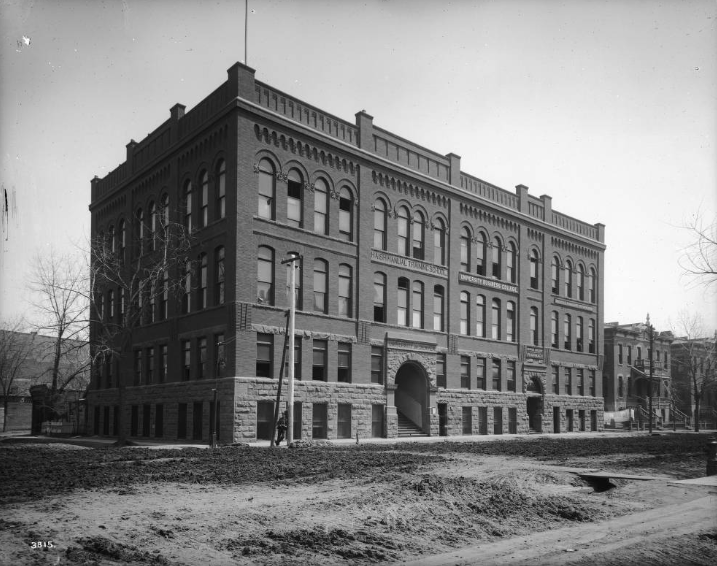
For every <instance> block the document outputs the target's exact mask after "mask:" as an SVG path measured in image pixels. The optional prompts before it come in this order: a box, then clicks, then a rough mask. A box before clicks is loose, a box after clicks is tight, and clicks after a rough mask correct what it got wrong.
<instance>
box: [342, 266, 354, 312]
mask: <svg viewBox="0 0 717 566" xmlns="http://www.w3.org/2000/svg"><path fill="white" fill-rule="evenodd" d="M351 306H352V305H351V267H350V266H348V265H343V264H342V265H340V266H339V316H348V317H350V316H352V314H353V309H352V308H351Z"/></svg>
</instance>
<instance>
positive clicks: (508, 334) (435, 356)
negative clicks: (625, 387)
mask: <svg viewBox="0 0 717 566" xmlns="http://www.w3.org/2000/svg"><path fill="white" fill-rule="evenodd" d="M158 203H163V204H164V205H166V206H168V209H169V211H170V215H171V216H172V218H173V219H175V220H176V221H177V222H183V223H184V224H185V225H186V226H191V227H192V229H193V234H194V239H195V242H196V245H195V251H194V253H195V256H196V258H195V259H196V261H197V265H198V266H199V267H198V269H197V270H196V272H195V276H194V279H193V282H192V289H191V293H188V294H187V295H186V297H184V299H183V300H182V301H178V302H176V304H175V302H173V301H169V302H168V304H163V305H154V304H153V305H151V306H150V308H152V309H155V308H156V309H157V313H156V315H155V314H153V315H152V317H151V319H150V320H151V321H152V322H151V323H148V324H145V325H143V326H142V327H140V328H139V329H137V330H135V331H134V344H133V356H132V359H123V360H121V361H120V362H118V363H119V364H120V365H121V364H129V365H128V366H127V367H129V368H130V370H129V371H130V372H131V373H132V374H133V375H134V378H133V380H132V385H131V386H129V385H128V387H127V388H126V391H125V400H126V401H125V408H124V411H125V414H124V416H125V417H126V418H125V419H124V422H125V423H127V426H128V429H127V432H128V433H129V434H130V435H131V436H135V435H136V436H145V437H161V438H165V439H168V440H174V439H184V438H187V439H194V440H196V441H206V440H207V438H208V436H209V434H210V430H211V427H210V422H212V421H211V420H210V419H212V418H213V416H214V404H213V403H211V400H212V395H213V393H212V392H213V389H214V388H216V389H217V390H218V396H219V403H218V417H219V418H218V420H219V423H220V424H219V437H220V441H221V442H230V441H240V440H253V439H257V438H266V437H267V435H268V431H269V429H270V420H271V415H272V411H273V402H274V399H275V396H276V389H277V382H278V380H277V378H278V375H279V368H280V365H281V359H282V350H283V345H284V335H285V328H286V310H287V308H288V305H289V299H288V293H287V288H288V285H287V281H288V275H287V273H288V272H286V270H287V269H288V268H287V267H286V266H285V265H284V264H282V263H281V262H282V260H284V259H286V258H287V257H289V255H290V254H291V253H292V252H294V253H298V254H300V255H301V256H302V262H301V268H300V270H299V271H298V274H297V275H298V276H297V287H298V289H297V292H296V297H297V307H298V312H297V317H296V329H297V333H296V338H295V344H294V348H295V352H296V362H295V373H296V377H297V381H296V406H295V407H296V408H295V411H294V416H295V423H294V432H295V437H300V438H302V439H311V438H329V439H333V438H344V437H352V438H353V437H355V436H356V435H358V436H359V437H369V436H387V437H395V436H397V435H398V434H399V417H400V421H401V429H400V430H410V429H413V430H414V431H415V432H421V433H424V434H430V435H439V434H440V435H444V434H445V435H461V434H509V433H516V432H517V433H521V432H528V431H529V430H535V431H543V432H549V433H553V432H563V431H568V430H575V431H578V430H591V429H593V430H596V429H598V428H601V427H602V420H603V419H602V411H603V399H602V382H601V380H600V379H599V378H597V379H596V376H600V375H601V374H602V348H603V346H602V337H603V329H602V320H603V270H604V251H605V245H604V226H603V225H601V224H594V225H593V224H587V223H585V222H581V221H579V220H576V219H574V218H571V217H569V216H566V215H564V214H561V213H559V212H557V211H555V210H553V208H552V201H551V198H550V197H549V196H546V195H544V196H541V197H540V198H536V197H533V196H531V195H529V194H528V188H527V187H525V186H523V185H518V186H517V187H516V190H515V192H514V193H513V192H509V191H505V190H503V189H501V188H499V187H496V186H494V185H492V184H490V183H488V182H485V181H483V180H481V179H479V178H477V177H474V176H471V175H469V174H467V173H464V172H462V171H461V169H460V157H459V156H458V155H455V154H453V153H450V154H448V155H442V154H439V153H436V152H434V151H432V150H429V149H426V148H424V147H421V146H419V145H417V144H415V143H413V142H410V141H408V140H406V139H403V138H401V137H399V136H397V135H395V134H393V133H390V132H388V131H386V130H383V129H380V128H379V127H377V126H375V125H374V123H373V118H372V117H371V116H369V115H368V114H367V113H366V112H364V111H361V112H359V113H357V114H356V120H355V123H351V122H348V121H344V120H342V119H340V118H337V117H335V116H332V115H330V114H327V113H326V112H324V111H322V110H320V109H318V108H316V107H313V106H311V105H309V104H306V103H304V102H302V101H299V100H297V99H295V98H293V97H291V96H290V95H287V94H285V93H283V92H280V91H278V90H277V89H275V88H273V87H271V86H269V85H267V84H264V83H261V82H259V81H257V80H255V77H254V70H253V69H250V68H248V67H246V66H244V65H242V64H238V63H237V64H235V65H234V66H232V67H231V68H230V69H229V70H228V80H227V81H226V82H225V83H224V84H222V85H220V86H219V88H218V89H216V90H215V91H214V92H213V93H211V94H210V95H209V96H208V97H207V98H206V99H204V100H203V101H202V102H200V103H199V104H198V105H197V106H196V107H195V108H193V109H192V110H191V111H189V112H185V108H184V106H182V105H179V104H177V105H175V106H174V107H173V108H172V109H171V110H170V118H169V119H168V120H167V121H166V122H165V123H163V124H162V125H161V126H159V128H157V129H156V130H155V131H154V132H153V133H151V134H150V135H149V136H148V137H147V138H145V139H144V140H142V141H141V142H139V143H137V142H135V141H131V142H130V143H129V144H128V145H127V160H126V162H125V163H123V164H121V165H120V166H119V167H118V168H117V169H115V170H114V171H113V172H111V173H109V174H108V175H107V176H106V177H105V178H103V179H98V178H95V179H94V180H93V181H92V203H91V206H90V210H91V213H92V232H93V235H96V234H99V233H100V232H103V231H104V233H111V234H113V235H114V236H113V237H118V238H119V237H121V238H123V241H122V245H123V246H124V245H126V246H127V248H128V249H131V248H132V246H131V241H130V240H132V239H133V238H135V239H136V238H141V237H143V233H146V232H143V230H141V229H139V228H132V225H133V224H134V225H136V224H137V222H138V220H137V219H138V218H143V219H144V221H145V222H147V223H151V215H152V214H154V213H156V210H157V204H158ZM142 210H144V211H145V212H146V214H145V215H142V212H141V211H142ZM124 238H126V241H125V240H124ZM107 292H108V293H113V291H112V290H111V289H109V290H107ZM112 297H113V300H119V298H118V297H117V296H116V295H112ZM125 369H126V368H125ZM121 371H122V367H115V368H114V369H112V368H107V367H102V368H99V369H98V371H97V372H96V373H95V376H94V387H93V390H92V391H91V393H90V395H89V396H88V399H89V403H90V405H91V408H90V419H91V420H92V419H93V426H94V431H95V433H97V434H109V435H112V434H115V433H116V425H117V423H118V422H119V420H118V419H117V418H116V414H117V411H118V410H119V406H118V391H117V388H116V385H117V384H116V378H115V379H114V380H113V378H112V375H107V374H108V373H109V374H112V373H113V372H114V375H118V374H119V373H120V372H121ZM285 398H286V397H285V396H284V397H283V399H285ZM283 399H282V402H283Z"/></svg>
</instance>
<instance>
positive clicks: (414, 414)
mask: <svg viewBox="0 0 717 566" xmlns="http://www.w3.org/2000/svg"><path fill="white" fill-rule="evenodd" d="M394 402H395V405H396V410H397V411H398V419H399V424H400V425H401V429H402V430H403V429H406V430H405V432H406V434H421V433H423V434H428V432H429V431H430V430H431V423H430V415H429V413H428V403H429V393H428V378H427V377H426V373H425V371H424V370H423V368H422V367H421V366H420V365H418V364H416V363H412V362H406V363H405V364H403V365H402V366H401V367H400V368H399V370H398V372H397V373H396V392H395V395H394ZM410 428H413V430H410V431H409V430H408V429H410ZM401 432H402V431H401V430H400V431H399V435H400V434H401Z"/></svg>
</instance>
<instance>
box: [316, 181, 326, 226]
mask: <svg viewBox="0 0 717 566" xmlns="http://www.w3.org/2000/svg"><path fill="white" fill-rule="evenodd" d="M314 232H316V233H317V234H324V235H326V234H328V233H329V188H328V186H327V185H326V181H324V180H323V179H316V182H315V183H314Z"/></svg>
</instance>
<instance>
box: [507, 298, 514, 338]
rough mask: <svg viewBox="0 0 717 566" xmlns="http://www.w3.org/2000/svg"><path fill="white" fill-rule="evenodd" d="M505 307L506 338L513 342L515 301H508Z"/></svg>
mask: <svg viewBox="0 0 717 566" xmlns="http://www.w3.org/2000/svg"><path fill="white" fill-rule="evenodd" d="M506 307H507V308H506V326H507V329H506V340H508V342H515V303H514V302H513V301H508V304H507V305H506Z"/></svg>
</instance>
